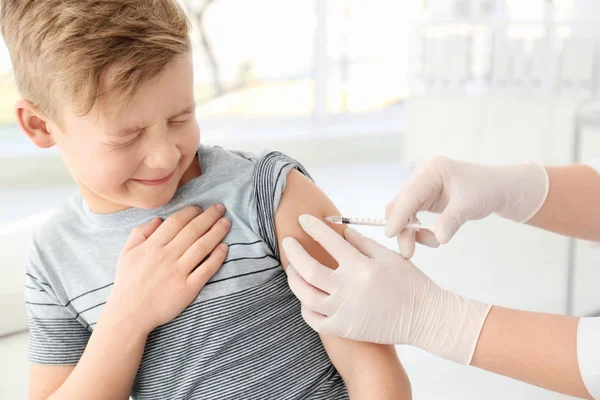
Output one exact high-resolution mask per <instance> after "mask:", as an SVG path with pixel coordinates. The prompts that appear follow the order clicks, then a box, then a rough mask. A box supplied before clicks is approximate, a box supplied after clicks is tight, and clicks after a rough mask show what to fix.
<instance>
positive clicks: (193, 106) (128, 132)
mask: <svg viewBox="0 0 600 400" xmlns="http://www.w3.org/2000/svg"><path fill="white" fill-rule="evenodd" d="M195 109H196V103H195V102H194V103H193V104H191V105H189V106H187V107H186V108H184V109H183V110H181V111H179V112H177V113H175V114H174V115H172V116H170V117H169V118H167V119H173V118H177V117H181V116H182V115H185V114H191V113H192V112H194V110H195ZM144 129H146V127H145V126H136V127H130V128H125V129H121V130H118V131H116V132H112V133H108V136H128V135H131V134H133V133H136V132H139V131H143V130H144Z"/></svg>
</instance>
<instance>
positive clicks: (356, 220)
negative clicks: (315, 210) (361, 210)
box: [325, 216, 433, 231]
mask: <svg viewBox="0 0 600 400" xmlns="http://www.w3.org/2000/svg"><path fill="white" fill-rule="evenodd" d="M325 221H327V222H331V223H332V224H344V225H364V226H386V225H387V224H386V222H385V220H384V219H381V218H361V217H342V216H331V217H326V218H325ZM406 228H409V229H412V230H415V231H418V230H421V229H429V230H433V229H432V228H429V227H427V226H424V225H422V224H421V223H420V222H412V219H411V222H409V223H408V224H406Z"/></svg>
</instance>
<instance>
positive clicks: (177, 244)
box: [167, 204, 225, 257]
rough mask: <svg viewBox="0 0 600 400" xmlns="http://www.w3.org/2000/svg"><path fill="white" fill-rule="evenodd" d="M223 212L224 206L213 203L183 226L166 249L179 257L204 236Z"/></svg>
mask: <svg viewBox="0 0 600 400" xmlns="http://www.w3.org/2000/svg"><path fill="white" fill-rule="evenodd" d="M223 214H225V207H224V206H223V205H222V204H215V205H213V206H212V207H210V208H209V209H208V210H206V211H204V212H203V213H202V214H200V215H198V216H197V217H195V218H194V219H192V220H191V221H190V222H189V223H188V224H187V225H186V226H185V227H183V229H181V231H180V232H178V233H177V235H176V236H175V237H174V238H173V240H172V241H171V242H170V243H169V244H168V245H167V248H168V250H169V251H170V252H172V253H171V254H173V255H174V256H175V257H180V256H181V255H182V254H183V253H185V252H186V250H187V249H189V248H190V246H191V245H193V244H194V242H196V241H197V240H198V239H200V238H201V237H202V236H204V235H205V234H206V232H208V231H209V230H210V229H211V228H212V227H213V225H215V224H216V223H217V222H218V221H219V220H220V219H221V217H223ZM221 239H222V238H221ZM219 241H220V240H219ZM215 246H216V244H215ZM210 251H212V248H211V249H210ZM206 255H208V253H206Z"/></svg>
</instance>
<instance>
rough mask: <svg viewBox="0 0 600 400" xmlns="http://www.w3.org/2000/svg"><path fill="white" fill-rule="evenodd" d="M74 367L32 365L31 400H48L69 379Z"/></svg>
mask: <svg viewBox="0 0 600 400" xmlns="http://www.w3.org/2000/svg"><path fill="white" fill-rule="evenodd" d="M73 369H75V366H74V365H42V364H31V365H30V367H29V400H38V399H39V400H42V399H47V398H48V397H49V396H50V395H51V394H52V393H54V392H55V391H56V390H57V389H58V388H59V387H60V386H61V385H62V384H63V383H64V382H65V381H66V380H67V378H68V377H69V375H70V374H71V372H73Z"/></svg>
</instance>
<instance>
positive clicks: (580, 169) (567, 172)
mask: <svg viewBox="0 0 600 400" xmlns="http://www.w3.org/2000/svg"><path fill="white" fill-rule="evenodd" d="M546 170H547V171H548V177H549V178H550V190H549V192H548V197H547V198H546V201H545V202H544V205H543V206H542V208H541V209H540V211H539V212H538V213H537V214H536V215H535V216H534V217H533V218H532V219H531V220H530V221H528V224H530V225H533V226H537V227H539V228H542V229H546V230H549V231H552V232H556V233H559V234H562V235H567V236H572V237H577V238H581V239H586V240H594V241H596V240H598V241H600V212H599V211H598V210H599V206H600V175H599V174H598V173H597V172H596V171H595V170H594V169H593V168H591V167H589V166H587V165H569V166H564V167H547V168H546Z"/></svg>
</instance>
